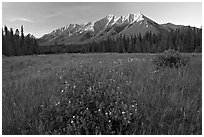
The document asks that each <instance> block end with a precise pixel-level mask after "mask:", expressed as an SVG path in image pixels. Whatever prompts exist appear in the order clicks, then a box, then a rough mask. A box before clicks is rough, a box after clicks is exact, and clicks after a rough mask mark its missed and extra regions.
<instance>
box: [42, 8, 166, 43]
mask: <svg viewBox="0 0 204 137" xmlns="http://www.w3.org/2000/svg"><path fill="white" fill-rule="evenodd" d="M149 22H151V23H149ZM158 27H159V24H157V23H156V22H154V21H152V20H151V19H149V18H147V17H146V16H144V15H143V14H142V13H141V12H139V13H137V14H133V13H131V14H128V15H126V16H119V17H116V16H115V15H113V14H109V15H107V16H105V17H103V18H101V19H100V20H98V21H95V22H87V23H84V24H81V25H80V24H69V25H66V26H65V27H62V28H60V29H56V30H54V31H52V32H51V33H49V34H46V35H44V36H43V37H42V38H41V39H42V40H41V41H43V44H42V45H50V44H53V43H55V42H56V41H57V43H62V44H63V43H71V42H82V41H96V40H99V39H104V38H107V37H117V36H118V35H125V36H128V37H129V36H132V35H138V34H141V35H144V34H145V33H146V32H149V31H151V32H153V33H155V34H156V33H159V30H161V29H160V28H159V29H158ZM163 28H164V27H163Z"/></svg>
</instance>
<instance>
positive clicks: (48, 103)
mask: <svg viewBox="0 0 204 137" xmlns="http://www.w3.org/2000/svg"><path fill="white" fill-rule="evenodd" d="M154 56H155V55H154V54H117V53H110V54H109V53H107V54H106V53H103V54H100V53H98V54H58V55H32V56H18V57H2V133H3V134H40V135H44V134H70V135H71V134H95V135H99V134H105V135H111V134H117V135H118V134H125V135H133V134H139V135H151V134H154V135H156V134H159V135H163V134H165V135H174V134H177V135H180V134H183V135H184V134H188V135H191V134H194V135H196V134H199V135H201V134H202V58H201V55H195V54H194V55H193V54H185V55H184V56H188V57H190V63H189V64H188V65H187V66H185V67H184V68H162V69H157V68H156V66H155V65H154V64H153V63H152V60H153V58H154Z"/></svg>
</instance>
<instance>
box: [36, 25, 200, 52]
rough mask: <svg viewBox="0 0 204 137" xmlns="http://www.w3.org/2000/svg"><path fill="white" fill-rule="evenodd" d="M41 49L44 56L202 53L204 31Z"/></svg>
mask: <svg viewBox="0 0 204 137" xmlns="http://www.w3.org/2000/svg"><path fill="white" fill-rule="evenodd" d="M40 48H41V53H44V54H46V53H47V54H55V53H104V52H118V53H157V52H163V51H165V50H167V49H175V50H178V51H180V52H185V53H192V52H202V29H198V28H194V27H190V26H188V27H186V28H182V29H177V30H175V31H170V32H168V33H160V34H158V35H156V34H152V33H151V32H148V33H146V34H145V35H144V36H141V35H138V36H132V37H125V36H122V35H121V36H119V37H117V38H115V39H113V38H110V37H109V38H107V39H105V40H102V41H99V42H92V43H88V44H71V45H63V44H62V45H58V46H54V45H53V46H49V47H48V46H44V47H40Z"/></svg>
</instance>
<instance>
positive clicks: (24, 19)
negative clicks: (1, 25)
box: [9, 18, 33, 23]
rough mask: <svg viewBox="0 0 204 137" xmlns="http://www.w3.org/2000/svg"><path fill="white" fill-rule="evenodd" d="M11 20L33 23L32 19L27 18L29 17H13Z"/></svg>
mask: <svg viewBox="0 0 204 137" xmlns="http://www.w3.org/2000/svg"><path fill="white" fill-rule="evenodd" d="M9 21H11V22H15V21H23V22H29V23H33V21H32V20H30V19H27V18H12V19H9Z"/></svg>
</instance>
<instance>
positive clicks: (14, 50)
mask: <svg viewBox="0 0 204 137" xmlns="http://www.w3.org/2000/svg"><path fill="white" fill-rule="evenodd" d="M37 53H38V44H37V41H36V39H35V37H34V36H32V35H30V34H28V35H27V36H24V33H23V26H21V32H19V30H18V29H16V31H15V33H14V32H13V29H12V28H10V30H9V29H8V28H7V26H4V28H3V29H2V54H3V55H6V56H20V55H32V54H37Z"/></svg>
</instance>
